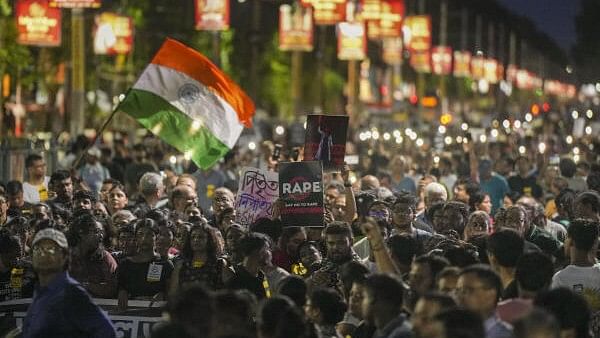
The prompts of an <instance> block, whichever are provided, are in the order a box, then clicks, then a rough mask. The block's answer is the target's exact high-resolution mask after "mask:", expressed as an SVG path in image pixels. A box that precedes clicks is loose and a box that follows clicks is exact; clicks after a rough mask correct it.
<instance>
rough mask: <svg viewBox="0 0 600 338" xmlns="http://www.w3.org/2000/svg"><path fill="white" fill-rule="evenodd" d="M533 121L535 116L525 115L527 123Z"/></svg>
mask: <svg viewBox="0 0 600 338" xmlns="http://www.w3.org/2000/svg"><path fill="white" fill-rule="evenodd" d="M531 120H533V115H531V114H530V113H527V114H525V121H527V122H531Z"/></svg>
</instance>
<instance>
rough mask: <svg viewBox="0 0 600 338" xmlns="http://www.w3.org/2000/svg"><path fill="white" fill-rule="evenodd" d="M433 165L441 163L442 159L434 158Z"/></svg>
mask: <svg viewBox="0 0 600 338" xmlns="http://www.w3.org/2000/svg"><path fill="white" fill-rule="evenodd" d="M433 163H435V164H438V163H440V157H439V156H436V157H434V158H433Z"/></svg>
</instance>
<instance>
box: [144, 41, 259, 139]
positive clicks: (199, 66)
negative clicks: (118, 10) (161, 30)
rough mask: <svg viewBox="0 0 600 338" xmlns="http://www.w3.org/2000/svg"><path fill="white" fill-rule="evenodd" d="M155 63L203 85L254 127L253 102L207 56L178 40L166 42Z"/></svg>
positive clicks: (247, 124)
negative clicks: (183, 74) (185, 75)
mask: <svg viewBox="0 0 600 338" xmlns="http://www.w3.org/2000/svg"><path fill="white" fill-rule="evenodd" d="M152 63H153V64H157V65H162V66H165V67H169V68H172V69H175V70H177V71H179V72H182V73H185V74H187V75H188V76H189V77H191V78H194V79H195V80H197V81H198V82H200V83H202V84H204V85H205V86H206V87H207V88H209V89H210V90H211V91H213V92H214V93H215V94H216V95H218V96H220V97H221V98H223V99H224V100H225V101H227V102H229V104H230V105H231V107H232V108H233V110H235V111H236V113H237V115H238V118H239V120H240V121H241V122H242V123H243V124H244V125H245V126H246V127H248V128H250V127H251V126H252V116H253V115H254V110H255V108H254V103H253V102H252V100H251V99H250V98H249V97H248V95H246V93H245V92H244V91H243V90H242V89H241V88H240V87H238V85H237V84H236V83H235V82H233V81H232V80H231V79H229V77H228V76H227V75H225V73H223V72H222V71H221V70H220V69H219V68H217V66H215V65H214V64H213V63H212V62H210V60H209V59H208V58H206V57H205V56H204V55H202V54H200V53H198V52H197V51H195V50H193V49H191V48H189V47H187V46H186V45H184V44H182V43H180V42H178V41H175V40H173V39H167V40H166V41H165V43H164V44H163V45H162V47H161V48H160V50H159V51H158V52H157V53H156V55H155V56H154V58H153V59H152Z"/></svg>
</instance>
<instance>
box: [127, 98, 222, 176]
mask: <svg viewBox="0 0 600 338" xmlns="http://www.w3.org/2000/svg"><path fill="white" fill-rule="evenodd" d="M119 110H121V111H124V112H125V113H127V114H129V115H131V117H133V118H135V119H136V120H137V121H138V122H139V123H140V124H141V125H143V126H144V127H146V128H147V129H148V130H150V131H152V132H153V133H154V134H157V135H158V136H159V137H160V138H161V139H163V140H164V141H165V142H167V143H168V144H170V145H172V146H173V147H175V148H176V149H177V150H179V151H181V152H183V153H186V152H190V154H191V159H192V161H194V163H195V164H196V165H198V166H199V167H201V168H202V169H208V168H210V167H212V166H213V165H214V164H215V163H216V162H217V161H218V160H219V159H221V158H222V157H223V156H225V154H227V152H229V150H230V149H229V148H228V147H227V146H226V145H225V144H223V142H221V141H220V140H219V139H218V138H217V137H215V135H213V134H212V133H211V132H210V131H209V130H208V129H207V128H206V127H205V126H203V125H201V124H198V125H197V126H194V125H193V124H194V120H192V119H191V118H190V117H189V116H187V115H185V114H184V113H182V112H181V111H180V110H179V109H177V108H176V107H174V106H173V105H171V104H170V103H169V102H167V101H165V100H164V99H163V98H161V97H160V96H158V95H155V94H153V93H150V92H148V91H145V90H138V89H131V90H130V91H129V92H128V94H127V97H126V98H125V100H123V102H121V104H120V105H119ZM196 123H198V122H196ZM194 127H195V128H194ZM194 129H195V130H194Z"/></svg>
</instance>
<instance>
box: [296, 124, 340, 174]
mask: <svg viewBox="0 0 600 338" xmlns="http://www.w3.org/2000/svg"><path fill="white" fill-rule="evenodd" d="M347 131H348V116H346V115H308V116H307V118H306V141H305V144H304V160H306V161H321V162H322V163H323V170H324V171H325V172H332V171H340V170H341V169H342V166H343V165H344V156H345V155H346V134H347Z"/></svg>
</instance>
